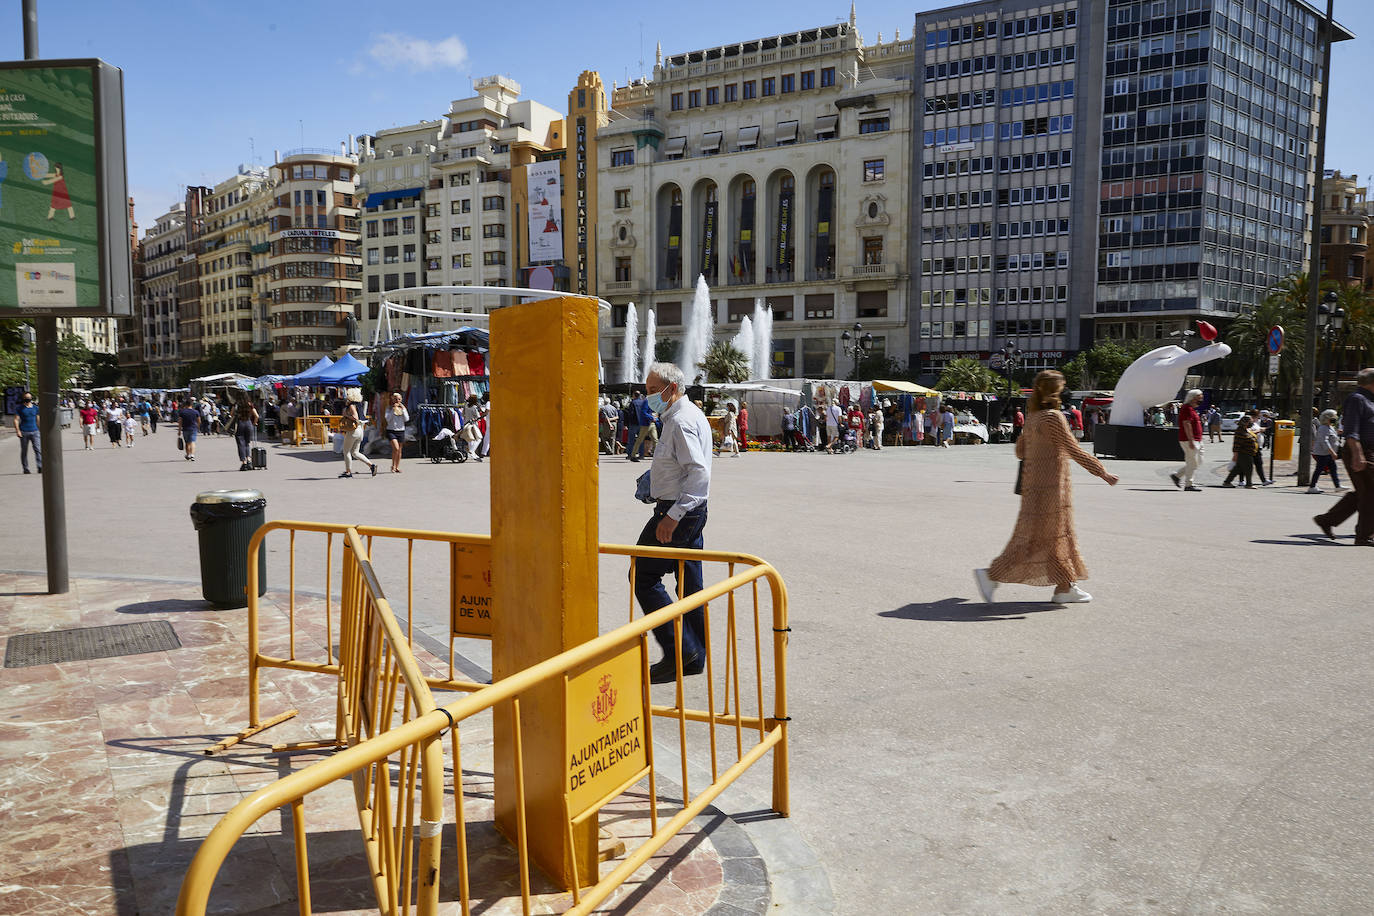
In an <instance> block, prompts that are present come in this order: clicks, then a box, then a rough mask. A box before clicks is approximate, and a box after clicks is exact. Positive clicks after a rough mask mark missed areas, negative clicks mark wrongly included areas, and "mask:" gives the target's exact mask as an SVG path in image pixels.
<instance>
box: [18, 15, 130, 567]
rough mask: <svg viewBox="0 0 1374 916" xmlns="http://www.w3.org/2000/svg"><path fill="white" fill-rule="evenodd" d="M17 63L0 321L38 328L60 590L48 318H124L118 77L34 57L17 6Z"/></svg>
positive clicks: (99, 68)
mask: <svg viewBox="0 0 1374 916" xmlns="http://www.w3.org/2000/svg"><path fill="white" fill-rule="evenodd" d="M23 21H24V56H25V59H24V60H23V61H8V62H0V318H29V319H32V321H33V324H34V326H35V329H36V330H37V338H38V339H37V343H38V347H37V356H38V405H39V428H40V441H41V444H42V447H43V454H44V459H45V460H44V461H43V527H44V546H45V549H46V553H47V565H48V591H49V593H51V594H62V593H65V592H66V591H67V590H68V575H67V530H66V505H65V497H64V480H63V473H62V421H61V414H60V411H59V407H58V398H59V395H60V393H61V388H62V382H63V380H62V379H61V378H60V377H59V376H60V373H59V371H58V360H57V344H58V333H57V319H58V318H59V317H74V316H91V315H94V316H116V315H128V314H129V311H130V308H131V302H130V300H131V298H132V264H131V259H130V251H129V214H128V181H127V178H126V176H125V167H124V88H123V74H122V72H121V71H120V70H119V69H118V68H116V67H112V66H110V65H109V64H107V63H105V62H104V61H100V60H96V59H79V60H47V61H44V60H38V13H37V3H36V2H35V0H24V3H23Z"/></svg>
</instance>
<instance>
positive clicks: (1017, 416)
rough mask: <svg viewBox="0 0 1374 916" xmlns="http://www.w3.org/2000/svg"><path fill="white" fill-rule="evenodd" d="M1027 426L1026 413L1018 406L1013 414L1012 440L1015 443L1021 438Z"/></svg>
mask: <svg viewBox="0 0 1374 916" xmlns="http://www.w3.org/2000/svg"><path fill="white" fill-rule="evenodd" d="M1025 428H1026V415H1025V414H1024V413H1022V412H1021V408H1020V407H1018V408H1016V413H1014V414H1012V415H1011V441H1012V442H1013V443H1016V442H1019V441H1020V440H1021V431H1022V430H1024V429H1025Z"/></svg>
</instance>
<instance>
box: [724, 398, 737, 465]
mask: <svg viewBox="0 0 1374 916" xmlns="http://www.w3.org/2000/svg"><path fill="white" fill-rule="evenodd" d="M720 449H721V451H725V450H726V449H729V450H730V457H731V458H738V457H739V414H737V413H735V405H734V404H726V405H725V435H724V436H722V437H721V441H720Z"/></svg>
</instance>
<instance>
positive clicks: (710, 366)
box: [697, 340, 749, 382]
mask: <svg viewBox="0 0 1374 916" xmlns="http://www.w3.org/2000/svg"><path fill="white" fill-rule="evenodd" d="M697 366H698V367H699V368H700V369H701V370H702V371H704V372H705V373H706V381H708V382H744V381H748V380H749V357H747V356H745V355H744V354H743V353H741V352H740V351H739V350H736V349H735V346H734V344H732V343H730V342H729V341H726V340H718V341H716V342H715V343H713V344H711V349H709V350H707V351H706V355H705V356H704V357H702V359H701V362H699V363H697Z"/></svg>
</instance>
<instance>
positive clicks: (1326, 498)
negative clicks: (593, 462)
mask: <svg viewBox="0 0 1374 916" xmlns="http://www.w3.org/2000/svg"><path fill="white" fill-rule="evenodd" d="M157 439H158V441H156V442H155V441H153V439H152V438H151V437H150V439H149V440H147V442H144V441H140V442H139V444H138V446H137V447H136V449H135V450H134V451H133V452H131V453H121V452H119V451H103V452H102V451H97V452H86V453H83V452H80V451H79V448H77V447H76V441H77V440H76V439H75V438H73V439H72V442H71V444H69V447H68V452H67V455H66V457H67V468H68V470H67V484H68V497H67V505H68V509H69V523H70V526H71V552H72V569H73V570H74V571H76V572H78V573H82V574H87V573H89V574H96V573H125V574H129V575H158V576H167V577H172V578H182V579H194V578H195V576H196V575H197V566H196V555H195V541H194V537H193V536H192V533H191V530H190V524H189V520H188V518H187V515H186V506H187V505H188V504H189V503H190V501H191V499H192V498H193V497H194V495H195V493H196V492H197V491H198V490H202V489H211V488H214V487H226V486H242V485H243V484H244V483H245V482H251V483H252V484H253V485H255V486H258V487H259V488H261V489H262V490H263V492H264V493H265V494H266V495H267V497H268V500H269V507H268V515H269V517H271V518H305V519H312V520H321V521H355V522H359V521H362V522H369V523H376V524H391V525H401V526H408V527H421V528H442V529H448V530H467V531H474V532H485V531H487V530H489V521H488V517H487V509H486V507H487V504H488V497H489V492H488V480H489V478H488V476H487V470H486V469H487V467H488V466H487V465H477V464H473V463H471V462H469V463H468V464H466V465H462V466H452V465H444V466H433V465H429V464H422V463H420V462H415V461H410V462H407V463H406V466H405V473H404V474H402V475H399V476H394V475H388V474H386V473H383V474H382V475H380V476H379V477H378V478H376V479H372V478H361V479H355V480H351V481H350V480H337V479H336V478H335V475H336V474H337V473H338V472H339V470H340V466H339V464H338V459H337V457H335V456H333V455H332V454H329V453H325V452H320V451H308V450H291V449H285V448H272V449H270V450H269V451H270V453H271V457H270V466H269V469H268V470H267V471H265V472H255V473H253V474H247V473H243V474H240V473H237V472H236V471H234V470H233V469H234V468H235V467H236V466H237V461H236V458H235V457H234V455H233V446H232V443H231V442H229V441H228V440H214V439H211V440H209V441H208V442H203V444H202V449H201V452H200V461H198V462H196V463H195V464H191V463H187V462H183V461H181V460H180V459H179V457H177V453H176V452H175V450H174V449H173V448H172V443H171V440H170V438H167V437H165V436H159V437H157ZM145 446H147V448H146V450H145ZM16 451H17V445H16V443H15V441H14V440H13V439H12V438H9V439H6V440H4V441H3V442H0V498H2V499H3V504H4V505H5V506H6V507H7V509H8V510H9V512H10V514H11V517H12V518H14V519H20V520H22V521H21V522H19V523H17V524H15V523H12V524H10V525H8V526H5V530H3V531H0V551H3V554H4V556H5V557H6V558H7V559H6V562H5V565H7V566H9V567H10V568H13V569H27V570H40V569H42V564H43V556H42V540H41V537H40V536H39V530H40V529H39V527H38V525H39V521H40V519H41V501H40V499H39V496H38V487H37V485H36V482H37V478H36V477H20V476H19V475H18V464H19V462H18V456H17V454H15V452H16ZM1226 457H1227V455H1226V454H1225V451H1224V446H1213V447H1212V448H1210V449H1209V450H1208V453H1207V455H1206V457H1205V459H1204V467H1203V472H1202V475H1201V481H1202V482H1203V483H1204V491H1203V492H1201V493H1183V492H1180V491H1178V490H1176V489H1174V487H1173V486H1172V484H1171V483H1170V482H1169V479H1168V472H1169V471H1170V470H1172V469H1173V466H1172V465H1165V464H1160V463H1146V462H1115V461H1114V462H1110V466H1111V468H1112V470H1113V471H1114V472H1115V473H1118V474H1120V475H1121V476H1122V481H1121V483H1120V484H1119V485H1118V486H1117V487H1115V488H1108V487H1106V486H1105V485H1103V484H1102V483H1101V482H1100V481H1097V480H1094V479H1092V478H1090V477H1088V476H1087V475H1085V474H1083V473H1082V472H1079V471H1075V475H1074V483H1075V494H1074V496H1075V506H1076V518H1077V528H1078V532H1079V536H1080V539H1081V541H1082V546H1083V553H1084V556H1085V558H1086V560H1087V563H1088V566H1089V567H1090V569H1091V571H1092V575H1091V577H1090V578H1089V579H1087V580H1086V581H1085V582H1084V586H1085V587H1086V588H1087V589H1088V591H1090V592H1092V593H1093V595H1094V596H1095V597H1094V601H1093V602H1092V603H1091V604H1088V605H1080V606H1071V607H1054V606H1051V605H1048V604H1047V603H1046V598H1047V596H1046V595H1045V594H1043V590H1036V589H1029V588H1018V587H1007V588H1004V589H999V592H998V599H999V600H998V602H997V603H996V604H995V605H992V606H987V605H983V604H981V603H980V602H979V601H978V599H977V592H976V590H975V587H974V583H973V580H972V578H971V575H970V570H971V569H972V568H973V567H975V566H983V565H986V564H987V562H988V561H989V560H990V559H991V558H992V557H993V556H994V555H996V553H997V552H998V551H999V550H1000V549H1001V548H1002V546H1003V544H1004V543H1005V540H1006V538H1007V535H1008V534H1009V532H1010V531H1011V526H1012V521H1013V519H1014V517H1015V512H1016V507H1017V500H1016V497H1014V496H1013V495H1012V493H1011V485H1012V480H1013V479H1014V476H1015V462H1014V459H1013V457H1012V455H1011V453H1010V449H1009V448H1007V447H1004V446H986V447H959V448H954V449H948V450H938V449H930V448H908V449H886V450H884V451H883V452H881V453H874V452H863V453H860V454H857V455H848V456H825V455H788V454H758V453H749V454H746V455H744V456H742V457H741V458H738V459H734V458H731V459H718V460H717V462H716V466H715V472H714V477H713V482H712V498H711V502H710V522H709V523H708V526H707V529H706V539H707V545H708V546H710V547H717V548H721V549H734V550H742V551H747V552H751V553H755V554H758V555H760V556H762V557H764V558H765V559H768V560H769V561H770V562H772V563H774V564H775V565H776V566H777V568H778V569H779V571H780V572H781V574H782V576H783V578H784V579H785V580H786V582H787V584H788V587H789V592H790V599H791V614H792V618H791V624H792V627H793V632H792V634H791V638H790V650H789V668H790V691H789V704H790V712H791V715H792V717H793V720H794V721H793V723H792V732H791V734H792V770H791V789H792V817H791V818H790V819H789V820H788V821H786V822H783V824H784V825H785V827H786V829H787V831H791V832H792V833H793V834H799V836H800V838H801V840H802V842H799V843H791V844H790V845H789V844H785V843H784V844H773V843H772V842H771V839H772V836H771V835H770V831H775V830H776V829H777V822H776V821H769V820H767V819H764V818H762V817H761V815H760V814H759V812H760V811H762V810H763V809H764V808H766V801H765V800H766V799H767V798H768V784H767V776H768V773H767V771H766V769H764V770H760V771H759V772H757V773H754V772H751V773H750V774H747V775H746V777H745V779H744V780H743V781H742V783H741V785H740V786H738V787H736V788H732V789H731V790H730V791H729V792H727V793H726V795H724V796H722V798H721V799H720V806H721V810H722V811H723V812H724V813H725V814H727V815H730V816H731V817H732V818H733V819H734V820H735V821H736V822H737V823H739V824H740V825H741V829H742V830H744V831H745V833H746V835H747V836H748V837H749V838H750V840H751V842H752V843H753V844H754V846H755V848H756V849H757V850H758V851H759V856H758V858H759V859H760V860H762V862H763V863H765V864H766V869H767V873H768V876H769V880H770V882H771V887H772V898H771V902H772V903H773V904H774V905H775V908H777V909H780V910H783V911H786V912H812V911H828V910H831V909H833V910H835V911H837V912H841V913H847V914H871V913H893V912H899V913H1001V912H1044V913H1056V914H1061V913H1062V914H1079V913H1082V914H1089V913H1105V912H1111V913H1117V912H1150V913H1156V912H1158V913H1199V912H1222V911H1225V912H1294V913H1298V912H1317V911H1319V912H1324V913H1325V912H1329V913H1357V912H1366V911H1367V909H1368V901H1369V900H1370V899H1374V794H1371V792H1370V791H1369V777H1368V772H1369V766H1368V761H1369V759H1370V758H1371V756H1372V755H1371V751H1374V734H1372V732H1371V723H1374V702H1372V701H1374V680H1371V678H1370V677H1369V673H1368V672H1369V666H1368V660H1367V656H1368V651H1367V647H1368V646H1369V645H1370V641H1371V637H1374V618H1372V617H1371V615H1370V613H1369V611H1370V604H1371V601H1370V596H1371V594H1374V578H1371V564H1370V559H1369V557H1370V554H1368V553H1367V552H1365V551H1362V550H1360V549H1358V548H1352V547H1350V546H1349V545H1350V537H1349V535H1350V531H1349V528H1348V527H1347V529H1346V530H1345V531H1344V532H1342V535H1343V536H1342V538H1340V539H1338V540H1337V541H1334V542H1332V541H1327V540H1325V539H1323V538H1321V537H1319V536H1318V535H1317V532H1316V529H1315V527H1314V526H1313V525H1312V523H1311V520H1310V519H1311V516H1312V515H1313V514H1315V513H1316V512H1318V511H1322V510H1323V509H1324V508H1325V507H1326V506H1328V505H1329V504H1330V502H1331V500H1332V499H1333V498H1334V496H1333V494H1330V493H1327V494H1323V495H1307V494H1305V493H1303V492H1301V491H1300V490H1298V489H1296V488H1294V487H1292V486H1291V482H1292V478H1290V477H1287V476H1286V474H1287V472H1288V471H1289V470H1290V468H1291V465H1290V466H1285V465H1283V464H1280V465H1279V468H1278V472H1279V480H1280V481H1281V482H1282V484H1283V485H1280V486H1276V487H1273V488H1268V489H1257V490H1253V491H1244V490H1222V489H1219V488H1218V486H1217V485H1218V484H1219V483H1220V480H1221V478H1222V477H1223V476H1224V471H1225V468H1224V461H1225V459H1226ZM494 460H501V457H500V456H499V455H498V456H495V459H494ZM641 470H642V466H637V465H631V464H628V463H626V462H624V461H623V460H621V459H603V461H602V464H601V472H600V486H601V506H602V513H601V532H602V533H601V537H602V540H603V541H608V542H633V541H634V539H635V538H636V537H637V535H638V532H639V529H640V527H641V526H642V525H643V522H644V519H645V515H646V513H645V512H644V507H642V506H641V505H639V504H637V503H635V502H634V501H633V499H632V488H633V481H634V478H635V476H637V474H636V472H637V471H641ZM282 559H283V558H282V556H281V555H280V554H276V555H274V556H272V557H271V558H270V559H269V577H274V576H275V577H280V576H281V575H282V569H283V566H282ZM311 562H312V561H311V560H310V559H309V558H303V559H302V560H301V564H300V565H301V570H300V575H301V576H302V579H303V580H305V579H309V578H310V576H311V575H315V574H316V573H317V572H318V570H315V569H313V568H311ZM279 581H280V579H279V578H277V579H273V582H274V584H275V583H277V582H279ZM601 598H602V601H601V606H602V608H603V612H602V628H603V630H606V629H610V628H612V627H614V626H616V625H618V624H619V623H621V622H623V621H624V620H625V619H626V614H627V595H626V586H625V582H624V571H623V567H616V566H615V565H614V564H603V568H602V575H601ZM2 600H3V599H0V601H2ZM0 606H2V605H0ZM415 616H416V625H417V627H419V628H420V629H421V631H422V632H426V633H428V634H430V635H431V636H432V637H434V636H437V634H441V633H442V632H443V626H444V619H443V617H442V616H441V615H440V614H439V613H438V611H437V610H436V609H435V608H434V606H433V604H432V602H430V601H429V600H428V599H427V598H426V597H425V596H420V597H419V598H417V602H416V606H415ZM463 652H464V654H465V655H467V656H468V657H469V658H470V659H471V660H472V662H473V664H474V665H475V666H476V667H479V668H480V667H485V666H486V659H485V658H484V657H483V655H482V652H481V647H480V646H478V645H468V644H465V645H464V646H463ZM746 858H747V857H746ZM818 863H819V866H821V867H817V865H818ZM734 868H735V866H732V870H733V869H734ZM738 868H739V869H740V870H741V871H743V870H748V868H749V866H746V865H741V866H738ZM783 876H790V878H791V880H790V881H789V882H787V883H786V884H785V885H783V884H780V883H779V880H780V878H781V877H783ZM832 895H833V896H832ZM779 905H781V906H779Z"/></svg>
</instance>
